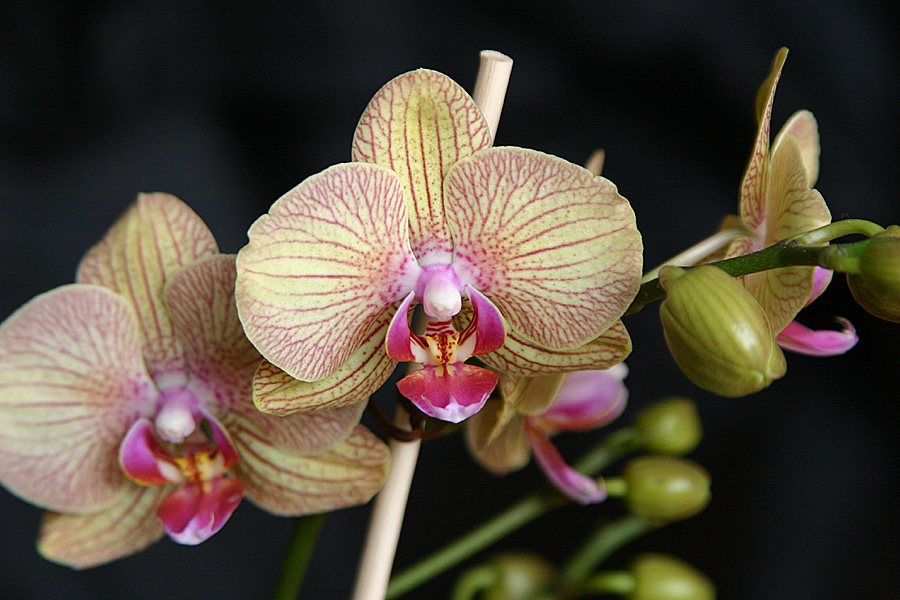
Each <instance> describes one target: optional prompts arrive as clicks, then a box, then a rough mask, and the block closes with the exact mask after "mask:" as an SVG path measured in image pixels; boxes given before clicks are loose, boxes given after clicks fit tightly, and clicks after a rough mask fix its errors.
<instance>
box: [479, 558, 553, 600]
mask: <svg viewBox="0 0 900 600" xmlns="http://www.w3.org/2000/svg"><path fill="white" fill-rule="evenodd" d="M490 566H491V567H493V569H494V572H495V574H496V579H495V581H494V584H493V585H491V586H490V587H488V588H486V589H484V590H483V591H482V592H481V596H480V597H481V598H483V600H526V599H528V598H534V597H535V594H536V593H538V592H539V591H540V590H543V589H544V588H546V587H547V586H548V585H549V584H550V583H551V582H552V581H553V579H554V578H555V577H556V571H557V569H556V567H555V566H553V565H552V564H550V563H549V562H547V561H546V560H545V559H543V558H541V557H540V556H537V555H536V554H526V553H524V552H506V553H504V554H500V555H499V556H496V557H494V558H493V559H492V560H491V562H490Z"/></svg>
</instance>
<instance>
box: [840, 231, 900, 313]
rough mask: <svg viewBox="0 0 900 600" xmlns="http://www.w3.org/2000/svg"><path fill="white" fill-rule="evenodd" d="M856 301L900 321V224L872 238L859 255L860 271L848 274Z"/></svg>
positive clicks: (875, 311) (874, 311)
mask: <svg viewBox="0 0 900 600" xmlns="http://www.w3.org/2000/svg"><path fill="white" fill-rule="evenodd" d="M847 284H848V285H849V286H850V291H851V292H852V293H853V297H854V298H855V299H856V302H857V303H859V305H860V306H862V307H863V308H864V309H866V311H868V312H869V313H871V314H873V315H875V316H876V317H878V318H880V319H884V320H885V321H892V322H894V323H900V227H898V226H897V225H891V226H890V227H888V228H887V230H886V231H884V232H883V233H879V234H878V235H876V236H874V237H873V238H871V239H870V240H869V242H868V244H867V245H866V249H865V250H864V251H863V253H862V254H861V255H860V256H859V273H858V274H850V273H848V274H847Z"/></svg>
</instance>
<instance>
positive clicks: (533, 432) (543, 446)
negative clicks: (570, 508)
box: [528, 427, 606, 504]
mask: <svg viewBox="0 0 900 600" xmlns="http://www.w3.org/2000/svg"><path fill="white" fill-rule="evenodd" d="M528 438H529V439H530V440H531V449H532V451H534V459H535V460H536V461H537V463H538V465H539V466H540V467H541V470H542V471H543V472H544V475H546V476H547V479H549V480H550V482H551V483H552V484H553V485H555V486H556V488H557V489H558V490H559V491H561V492H562V493H563V494H565V495H566V496H568V497H569V498H571V499H572V500H574V501H576V502H578V503H581V504H593V503H595V502H602V501H603V500H605V499H606V487H605V486H604V485H602V480H601V482H600V483H598V482H597V481H596V480H594V479H592V478H590V477H588V476H587V475H584V474H582V473H579V472H578V471H576V470H575V469H573V468H572V467H570V466H569V465H567V464H566V462H565V461H564V460H563V457H562V455H561V454H560V453H559V450H557V449H556V446H554V445H553V443H552V442H551V441H550V439H549V438H548V437H547V434H546V433H544V432H543V431H541V430H540V429H537V428H535V427H528Z"/></svg>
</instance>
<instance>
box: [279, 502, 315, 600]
mask: <svg viewBox="0 0 900 600" xmlns="http://www.w3.org/2000/svg"><path fill="white" fill-rule="evenodd" d="M323 523H325V513H321V514H317V515H307V516H305V517H297V518H296V519H295V520H294V532H293V533H292V534H291V541H290V542H289V544H288V550H287V553H286V554H285V557H284V565H283V566H282V568H281V575H280V576H279V577H278V583H277V585H276V586H275V594H274V595H273V596H272V598H273V600H295V599H296V598H297V595H298V594H299V593H300V586H301V585H303V579H304V577H305V576H306V567H307V566H308V565H309V559H310V558H311V557H312V553H313V548H314V547H315V545H316V539H317V538H318V537H319V532H320V531H321V530H322V525H323Z"/></svg>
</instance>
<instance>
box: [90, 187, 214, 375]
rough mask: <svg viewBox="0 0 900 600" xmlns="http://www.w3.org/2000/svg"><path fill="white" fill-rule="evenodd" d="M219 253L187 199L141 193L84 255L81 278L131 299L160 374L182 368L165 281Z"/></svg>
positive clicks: (147, 353) (147, 354) (152, 365)
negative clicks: (189, 206) (166, 297)
mask: <svg viewBox="0 0 900 600" xmlns="http://www.w3.org/2000/svg"><path fill="white" fill-rule="evenodd" d="M217 252H218V247H217V246H216V241H215V239H214V238H213V236H212V233H210V231H209V229H208V228H207V227H206V225H205V224H204V223H203V221H202V220H201V219H200V217H198V216H197V214H196V213H194V211H192V210H191V209H190V208H188V206H187V205H186V204H185V203H184V202H182V201H181V200H179V199H178V198H176V197H175V196H171V195H169V194H140V195H139V196H138V198H137V201H136V202H135V203H134V204H132V205H131V207H130V208H129V209H128V210H127V211H126V212H125V214H124V215H122V216H121V217H120V218H119V220H118V221H116V223H115V224H114V225H113V226H112V228H111V229H110V230H109V231H108V232H107V234H106V235H105V236H104V237H103V239H102V240H101V241H100V242H99V243H98V244H97V245H96V246H94V247H93V248H91V249H90V251H88V253H87V254H86V255H85V256H84V258H83V259H82V260H81V264H80V265H79V266H78V281H79V282H80V283H96V284H98V285H102V286H105V287H107V288H109V289H111V290H114V291H116V292H118V293H120V294H121V295H123V296H124V297H126V298H127V299H128V300H130V301H131V303H132V304H133V305H134V308H135V310H136V311H137V314H138V322H139V325H140V328H141V329H140V331H141V337H142V340H143V345H144V358H145V360H146V362H147V368H148V370H149V371H150V374H151V375H152V376H153V377H157V376H158V375H160V374H162V373H170V372H173V371H182V370H183V369H184V357H183V354H182V351H181V348H180V347H179V345H178V342H177V341H176V339H175V335H174V333H173V331H172V324H171V322H170V321H169V317H168V315H167V313H166V309H165V306H164V304H163V302H162V293H163V285H164V284H165V282H166V279H167V278H168V276H169V275H170V274H171V273H172V272H173V271H174V270H176V269H178V268H180V267H182V266H183V265H186V264H188V263H190V262H193V261H194V260H196V259H197V258H199V257H201V256H206V255H207V254H215V253H217Z"/></svg>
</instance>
